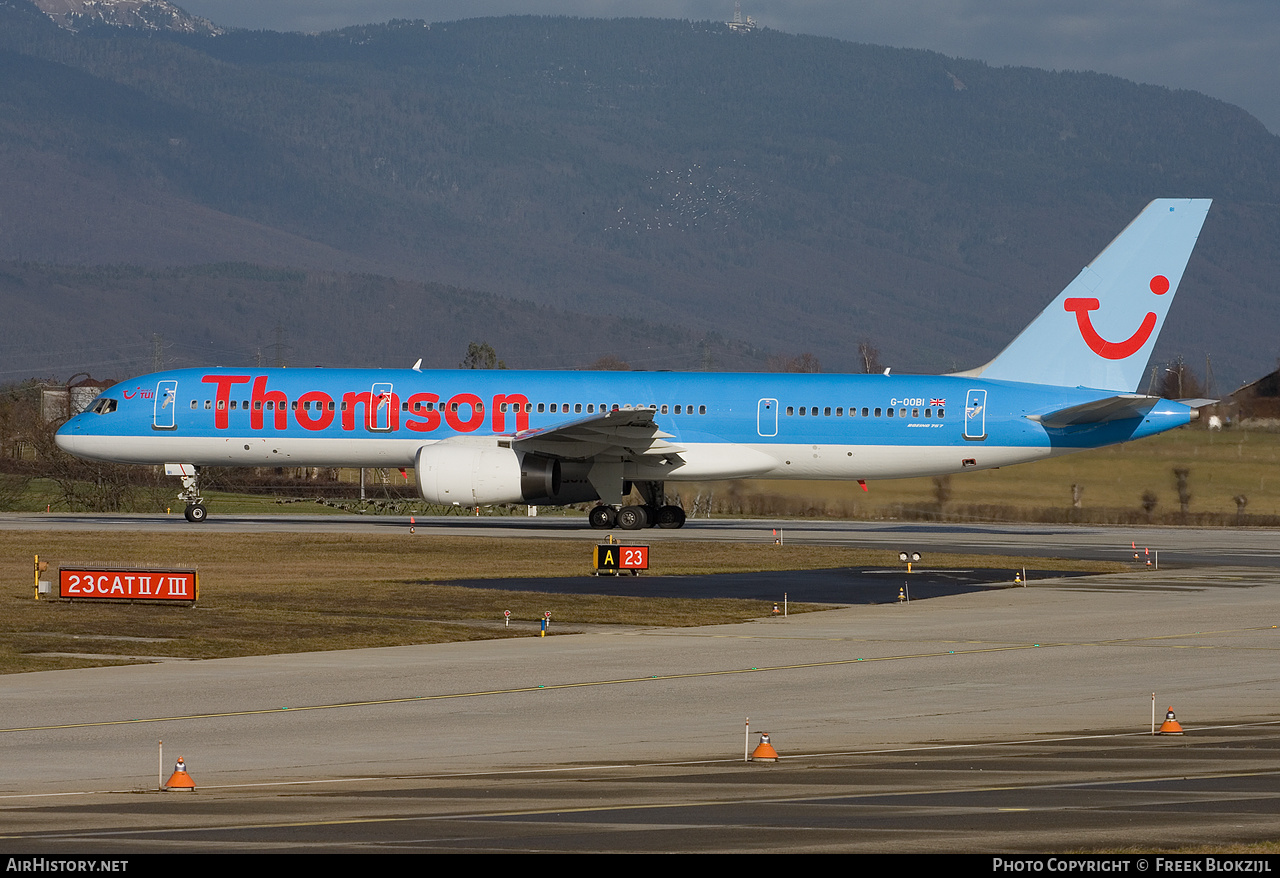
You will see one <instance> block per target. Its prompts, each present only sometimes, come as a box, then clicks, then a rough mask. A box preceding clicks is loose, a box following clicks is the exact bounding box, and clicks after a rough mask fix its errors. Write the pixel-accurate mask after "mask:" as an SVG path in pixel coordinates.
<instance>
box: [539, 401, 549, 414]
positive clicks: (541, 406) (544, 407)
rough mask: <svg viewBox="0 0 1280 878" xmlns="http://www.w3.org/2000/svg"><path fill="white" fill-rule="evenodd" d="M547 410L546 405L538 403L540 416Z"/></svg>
mask: <svg viewBox="0 0 1280 878" xmlns="http://www.w3.org/2000/svg"><path fill="white" fill-rule="evenodd" d="M546 410H547V407H546V405H545V404H543V403H538V414H542V413H543V412H544V411H546Z"/></svg>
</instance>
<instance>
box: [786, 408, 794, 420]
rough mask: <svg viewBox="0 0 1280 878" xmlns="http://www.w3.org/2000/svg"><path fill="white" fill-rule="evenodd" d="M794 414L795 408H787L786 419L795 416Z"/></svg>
mask: <svg viewBox="0 0 1280 878" xmlns="http://www.w3.org/2000/svg"><path fill="white" fill-rule="evenodd" d="M795 413H796V410H795V406H787V417H788V418H790V417H792V416H793V415H795Z"/></svg>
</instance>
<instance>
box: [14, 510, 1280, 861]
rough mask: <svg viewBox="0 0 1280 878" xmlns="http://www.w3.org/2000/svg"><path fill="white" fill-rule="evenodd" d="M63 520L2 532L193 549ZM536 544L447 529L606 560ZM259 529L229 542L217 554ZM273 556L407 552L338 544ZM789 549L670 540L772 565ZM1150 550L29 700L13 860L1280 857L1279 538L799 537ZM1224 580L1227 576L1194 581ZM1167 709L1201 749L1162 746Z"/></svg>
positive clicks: (18, 759)
mask: <svg viewBox="0 0 1280 878" xmlns="http://www.w3.org/2000/svg"><path fill="white" fill-rule="evenodd" d="M58 518H66V517H59V516H32V517H28V518H27V519H26V520H25V521H22V520H18V521H15V519H14V517H12V516H0V527H28V526H34V525H35V524H39V525H41V526H52V527H54V528H55V529H59V530H61V529H66V528H67V527H72V526H75V527H112V528H120V529H122V530H135V529H136V530H142V531H144V532H145V530H146V528H150V527H173V526H182V527H188V526H187V525H186V524H185V522H181V523H180V522H176V521H175V522H169V521H166V520H165V519H163V518H162V517H161V518H158V519H157V518H143V519H133V518H127V517H117V518H114V519H111V520H108V521H101V520H89V519H87V518H86V519H77V520H71V521H67V520H63V521H60V522H58V523H55V522H54V519H58ZM31 519H35V521H34V522H32V521H31ZM517 522H518V524H519V525H523V526H524V527H520V528H516V527H515V526H514V524H512V523H508V521H502V522H500V523H499V524H486V525H483V526H478V525H477V524H476V523H475V521H474V520H469V521H467V522H466V523H465V525H464V524H462V523H461V522H460V521H459V520H458V519H452V520H446V521H444V522H443V523H441V524H440V525H439V526H440V527H442V528H445V529H449V530H450V532H459V530H457V529H461V528H467V529H471V528H477V527H479V532H481V533H491V534H492V533H495V532H500V533H502V534H503V535H504V536H512V535H515V534H514V533H513V531H517V532H525V533H528V532H532V533H534V534H536V535H537V536H540V537H545V538H557V537H559V536H562V535H566V534H569V535H572V536H573V537H574V538H581V536H582V533H583V532H584V531H583V530H582V529H580V528H577V527H575V526H573V525H571V524H570V523H568V522H563V523H562V522H560V521H553V520H552V519H549V518H548V519H544V520H539V521H538V522H537V523H536V525H534V526H533V527H532V528H529V527H528V525H527V522H526V521H525V520H523V519H520V520H517ZM420 524H421V522H420ZM431 524H432V525H433V526H435V522H431ZM259 526H263V525H262V523H261V522H260V521H258V520H256V519H244V518H241V519H224V520H222V521H221V522H220V521H219V520H218V519H216V518H213V517H211V518H210V520H209V523H208V524H206V525H202V526H201V527H204V528H209V529H212V528H215V527H224V528H237V527H239V528H253V527H259ZM270 526H271V527H273V528H294V529H295V530H296V532H299V533H306V532H311V531H315V530H323V529H328V528H335V527H336V528H350V529H354V530H359V529H362V528H379V527H386V526H387V524H386V523H384V522H378V521H369V520H364V519H356V520H354V521H352V520H350V519H345V518H344V519H341V520H337V521H335V520H334V519H332V518H321V517H318V516H317V517H315V518H311V517H290V518H287V519H283V520H279V521H273V522H271V523H270ZM395 526H402V525H401V524H399V523H396V525H395ZM767 526H768V525H767V524H766V523H760V522H745V523H732V524H729V523H720V522H712V523H710V524H707V525H704V524H703V523H702V522H698V523H697V524H696V525H695V526H692V527H687V528H685V529H684V530H682V531H644V532H642V533H643V536H644V537H645V538H646V540H648V539H649V538H650V537H652V538H653V540H654V541H655V542H657V541H661V540H664V539H728V540H749V539H761V538H762V534H761V531H763V530H764V529H765V528H766V527H767ZM430 532H431V531H430V529H429V528H428V529H426V530H425V536H426V538H428V539H429V536H430ZM1134 532H1140V533H1142V534H1144V535H1147V536H1148V537H1150V539H1149V540H1138V544H1139V545H1140V546H1142V545H1143V544H1144V543H1145V542H1150V543H1160V544H1161V545H1162V546H1163V547H1164V548H1162V549H1161V563H1162V568H1163V569H1162V570H1160V571H1159V572H1155V571H1148V570H1139V571H1135V572H1133V573H1125V574H1111V575H1106V576H1098V577H1082V578H1072V579H1060V580H1047V581H1035V582H1032V583H1031V585H1030V587H1028V588H1022V589H1002V590H994V591H993V590H982V591H977V592H973V593H968V594H959V595H951V596H939V597H935V598H932V599H930V600H926V601H919V602H916V603H913V604H911V605H910V606H899V605H896V604H890V605H884V604H877V605H863V606H854V607H849V608H847V609H839V610H833V611H828V612H822V613H810V614H805V615H802V616H791V617H788V618H782V619H779V618H768V619H761V620H757V621H755V622H749V623H745V624H740V625H725V626H716V627H709V628H699V629H659V628H652V629H636V628H630V629H626V630H620V631H616V632H594V633H588V634H579V635H573V636H562V637H548V638H526V639H520V640H509V641H491V642H476V643H454V644H445V645H436V646H409V647H396V648H389V649H372V650H350V651H343V652H332V653H312V654H304V655H291V656H265V657H253V658H237V659H220V660H212V661H203V662H189V663H168V664H155V665H140V666H131V667H117V668H96V669H88V670H75V671H50V672H41V673H32V674H23V675H13V676H9V677H4V678H0V703H2V704H4V705H5V708H4V714H3V716H4V719H3V722H0V725H2V726H3V729H0V742H2V745H3V748H4V753H5V759H4V768H3V771H2V772H0V851H4V852H9V853H12V852H48V853H62V854H67V853H72V852H77V851H97V852H143V851H182V852H185V853H191V852H198V851H241V850H280V851H289V850H293V851H298V850H303V851H322V850H323V851H350V852H358V851H371V850H391V851H446V850H447V851H497V850H503V851H523V850H544V851H549V850H581V851H597V850H599V851H747V850H751V851H755V850H771V851H783V850H787V851H834V850H847V851H858V850H864V851H865V850H876V851H929V852H937V851H947V850H954V851H996V850H1000V851H1044V850H1066V849H1070V850H1087V849H1093V848H1109V849H1113V850H1114V849H1116V848H1119V847H1126V848H1127V847H1134V846H1137V847H1139V848H1141V847H1142V846H1149V847H1166V848H1168V847H1174V846H1179V845H1184V844H1188V843H1192V842H1196V841H1201V842H1203V843H1205V844H1209V845H1220V844H1224V843H1226V842H1229V841H1233V840H1250V839H1272V840H1274V838H1275V836H1276V829H1275V827H1276V825H1277V820H1276V818H1277V814H1280V708H1277V705H1278V704H1280V700H1278V699H1277V697H1276V696H1277V692H1278V691H1280V688H1278V684H1280V660H1278V659H1280V628H1276V627H1275V626H1276V625H1277V624H1280V600H1278V599H1280V577H1278V576H1277V574H1276V570H1275V568H1274V566H1273V565H1271V564H1268V563H1266V559H1267V558H1270V557H1273V553H1274V551H1275V550H1274V549H1273V546H1275V545H1276V542H1275V536H1276V535H1275V534H1274V533H1273V532H1258V531H1250V532H1241V531H1229V532H1208V531H1195V530H1185V531H1184V530H1180V529H1173V528H1163V529H1131V530H1117V531H1113V532H1108V531H1105V530H1104V529H1098V528H1088V529H1079V530H1076V529H1071V528H1056V529H1054V528H1017V529H1015V528H1003V527H996V528H979V527H973V528H968V527H966V528H960V529H953V528H947V529H944V528H929V527H920V528H912V527H906V526H902V525H885V526H879V525H875V526H867V525H861V524H847V523H845V524H828V523H823V524H819V525H808V524H804V525H798V524H797V525H792V524H788V525H787V526H786V531H785V533H786V536H787V539H788V540H812V541H815V542H820V541H841V543H840V544H872V545H880V546H884V547H889V546H890V545H893V546H894V547H896V545H897V544H898V543H901V542H903V541H908V542H910V543H911V545H912V546H933V547H937V548H939V549H941V548H942V547H944V546H953V545H956V544H962V543H963V544H969V545H981V546H984V547H986V548H987V550H988V551H993V552H994V551H1000V552H1002V553H1009V549H1008V547H1007V545H1005V544H1007V543H1011V542H1012V543H1015V544H1017V545H1021V546H1030V545H1033V544H1035V545H1040V546H1041V552H1042V553H1045V554H1065V555H1070V554H1072V553H1078V556H1080V555H1083V556H1087V557H1100V558H1114V557H1115V553H1116V552H1117V551H1119V550H1118V549H1117V548H1116V544H1117V543H1123V548H1128V544H1129V542H1130V537H1129V534H1130V533H1134ZM419 535H424V530H423V529H422V528H421V527H420V529H419ZM1002 546H1004V547H1003V548H1001V547H1002ZM1045 546H1048V547H1049V550H1048V551H1047V552H1046V551H1045V549H1044V547H1045ZM1095 552H1096V553H1097V554H1088V553H1095ZM1106 553H1111V554H1106ZM1202 557H1207V558H1211V559H1213V560H1214V562H1215V564H1216V565H1217V566H1213V567H1207V566H1197V567H1181V568H1177V569H1172V568H1170V567H1166V566H1165V565H1172V564H1174V563H1177V562H1176V559H1179V558H1187V559H1195V558H1202ZM1170 558H1172V559H1174V560H1170ZM1153 693H1155V698H1156V702H1155V707H1156V708H1157V710H1158V712H1159V714H1160V715H1161V716H1162V715H1163V712H1164V709H1165V708H1166V707H1167V706H1169V705H1173V706H1174V708H1175V710H1176V711H1177V715H1178V718H1179V719H1180V720H1181V721H1182V723H1183V725H1184V726H1185V727H1186V728H1187V735H1186V736H1184V737H1182V738H1177V739H1167V738H1158V737H1157V738H1152V737H1151V736H1149V735H1147V734H1144V733H1145V732H1146V731H1148V730H1149V725H1150V721H1151V711H1152V706H1153V704H1152V694H1153ZM748 717H749V718H750V723H751V726H750V728H751V732H752V735H751V737H750V739H749V740H750V744H751V745H752V746H754V744H755V740H756V737H757V733H758V732H761V731H768V732H770V733H771V735H772V739H773V743H774V745H775V746H776V747H777V748H778V750H779V752H780V753H781V754H782V755H783V756H784V759H783V761H782V762H781V763H779V764H778V765H772V766H762V765H745V764H743V762H742V758H743V749H744V745H745V743H746V740H745V739H744V731H745V728H746V726H745V723H746V721H747V719H748ZM161 739H162V740H163V741H164V753H165V760H166V764H165V765H164V766H163V772H164V773H165V774H166V775H167V773H168V771H169V770H170V769H171V768H172V761H173V759H174V758H175V757H176V756H177V755H178V754H181V755H183V756H185V757H186V761H187V764H188V766H189V768H190V770H191V773H192V775H193V776H194V777H195V778H196V781H197V784H198V785H199V790H198V791H197V792H196V793H195V794H179V793H167V794H160V793H153V792H135V791H142V790H148V789H154V787H155V786H156V784H157V773H158V772H159V771H161V768H160V766H158V764H157V741H159V740H161Z"/></svg>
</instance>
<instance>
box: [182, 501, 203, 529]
mask: <svg viewBox="0 0 1280 878" xmlns="http://www.w3.org/2000/svg"><path fill="white" fill-rule="evenodd" d="M183 514H184V515H186V517H187V521H190V522H191V523H193V524H200V523H201V522H203V521H204V520H205V519H206V518H208V517H209V511H208V510H207V509H205V508H204V504H203V503H192V504H191V505H190V506H188V507H187V510H186V512H184V513H183Z"/></svg>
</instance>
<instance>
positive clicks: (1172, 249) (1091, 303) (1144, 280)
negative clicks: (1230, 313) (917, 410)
mask: <svg viewBox="0 0 1280 878" xmlns="http://www.w3.org/2000/svg"><path fill="white" fill-rule="evenodd" d="M1210 204H1212V201H1211V200H1210V199H1208V198H1159V199H1156V200H1155V201H1153V202H1151V203H1150V204H1148V205H1147V207H1146V209H1144V210H1143V211H1142V213H1140V214H1139V215H1138V217H1137V219H1135V220H1134V221H1133V222H1131V223H1129V225H1128V227H1127V228H1126V229H1125V230H1124V231H1123V232H1121V233H1120V234H1119V235H1117V236H1116V239H1115V240H1114V241H1112V242H1111V243H1110V244H1109V245H1107V248H1106V249H1105V250H1103V251H1102V252H1101V253H1099V254H1098V256H1097V258H1095V259H1094V260H1093V262H1091V263H1089V264H1088V265H1087V266H1085V268H1084V269H1082V270H1081V272H1080V274H1079V275H1078V276H1077V277H1076V279H1075V280H1073V281H1072V282H1071V283H1070V284H1069V285H1068V286H1067V288H1066V289H1065V290H1063V291H1062V292H1061V293H1059V294H1058V297H1057V298H1056V299H1054V300H1053V303H1052V304H1051V305H1050V306H1049V307H1048V308H1046V309H1045V310H1044V311H1042V312H1041V313H1040V316H1039V317H1037V318H1036V319H1035V320H1034V321H1032V323H1031V325H1030V326H1028V327H1027V328H1026V329H1024V330H1023V331H1022V333H1021V334H1020V335H1019V336H1018V337H1017V338H1015V339H1014V340H1013V342H1012V343H1011V344H1010V345H1009V346H1008V347H1007V348H1005V349H1004V350H1003V351H1002V352H1001V353H1000V355H999V356H998V357H996V358H995V359H994V360H992V361H991V362H990V363H988V364H987V365H985V366H983V367H982V368H980V369H975V370H973V371H971V372H966V373H962V374H966V375H970V376H974V377H976V376H979V375H981V376H982V377H983V378H994V379H996V380H1001V381H1023V382H1027V383H1033V384H1052V385H1056V386H1059V387H1092V388H1098V389H1100V390H1118V391H1131V390H1134V389H1136V388H1137V387H1138V384H1139V383H1140V382H1141V381H1142V375H1143V372H1144V370H1145V369H1146V366H1147V360H1148V359H1150V357H1151V349H1152V348H1153V347H1154V346H1155V343H1156V338H1157V336H1159V334H1160V330H1161V328H1163V326H1164V318H1165V315H1166V314H1167V313H1168V311H1169V304H1170V302H1172V301H1173V296H1174V293H1176V292H1177V289H1178V283H1179V282H1180V281H1181V280H1182V273H1183V271H1184V270H1185V269H1186V267H1187V260H1188V259H1190V258H1191V251H1192V249H1193V248H1194V247H1195V244H1196V239H1197V238H1198V237H1199V235H1200V228H1201V226H1203V225H1204V220H1205V216H1206V215H1207V214H1208V212H1209V205H1210Z"/></svg>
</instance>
